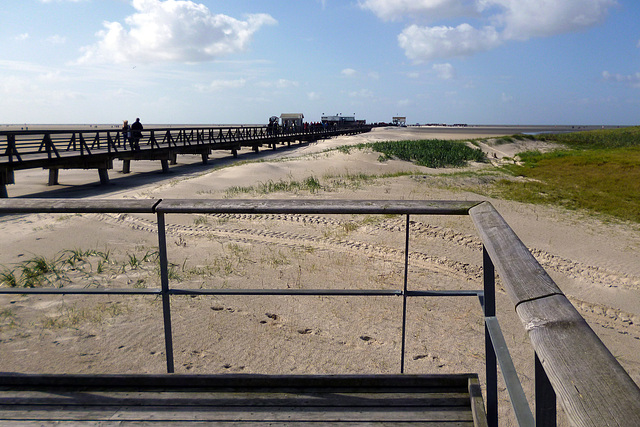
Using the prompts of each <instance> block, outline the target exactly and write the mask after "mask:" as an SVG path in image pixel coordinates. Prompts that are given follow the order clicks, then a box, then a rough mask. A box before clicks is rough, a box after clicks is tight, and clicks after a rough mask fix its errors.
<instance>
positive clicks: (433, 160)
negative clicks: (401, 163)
mask: <svg viewBox="0 0 640 427" xmlns="http://www.w3.org/2000/svg"><path fill="white" fill-rule="evenodd" d="M352 148H355V149H359V150H362V149H371V150H373V151H376V152H378V153H381V156H380V157H379V160H380V161H386V160H390V159H394V158H395V159H399V160H405V161H409V162H414V163H416V164H418V165H420V166H426V167H429V168H446V167H461V166H466V165H467V163H468V162H469V161H475V162H482V161H485V160H486V157H485V155H484V153H483V152H482V150H480V149H477V148H471V147H469V146H468V145H467V144H465V143H464V142H458V141H445V140H440V139H423V140H408V141H378V142H370V143H367V144H357V145H353V146H345V147H340V148H338V150H340V151H342V152H345V153H349V152H350V151H351V149H352Z"/></svg>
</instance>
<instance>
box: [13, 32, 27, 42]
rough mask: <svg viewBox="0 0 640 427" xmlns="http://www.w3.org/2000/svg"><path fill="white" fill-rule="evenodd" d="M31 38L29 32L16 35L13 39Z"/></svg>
mask: <svg viewBox="0 0 640 427" xmlns="http://www.w3.org/2000/svg"><path fill="white" fill-rule="evenodd" d="M28 38H29V33H22V34H18V35H17V36H15V37H14V38H13V39H14V40H17V41H23V40H26V39H28Z"/></svg>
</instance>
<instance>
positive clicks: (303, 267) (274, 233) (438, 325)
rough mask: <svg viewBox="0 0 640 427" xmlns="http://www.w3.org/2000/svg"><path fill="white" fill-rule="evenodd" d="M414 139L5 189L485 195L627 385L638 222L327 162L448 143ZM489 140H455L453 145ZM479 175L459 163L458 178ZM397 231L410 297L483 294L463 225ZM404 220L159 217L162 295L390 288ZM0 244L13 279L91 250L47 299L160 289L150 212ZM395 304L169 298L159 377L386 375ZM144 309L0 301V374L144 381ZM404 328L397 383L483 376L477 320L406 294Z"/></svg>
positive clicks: (150, 358) (153, 304)
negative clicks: (36, 263) (310, 184)
mask: <svg viewBox="0 0 640 427" xmlns="http://www.w3.org/2000/svg"><path fill="white" fill-rule="evenodd" d="M425 132H426V131H425V130H421V129H418V128H402V129H375V130H374V131H373V132H371V133H368V134H364V135H357V136H349V137H340V138H335V139H331V140H327V141H321V142H318V143H312V144H306V145H301V146H296V147H291V148H287V149H279V150H277V151H263V152H261V153H260V154H258V155H255V154H254V153H250V152H249V151H248V150H247V151H246V152H244V151H243V152H242V153H241V155H240V158H239V159H238V160H236V161H234V160H231V159H230V158H229V156H228V153H220V154H219V155H216V156H214V157H217V159H216V158H214V159H213V160H212V161H211V162H210V164H209V166H203V165H199V164H198V161H199V158H198V157H196V156H184V157H180V158H179V159H178V161H179V164H178V165H177V166H173V167H172V169H171V173H170V174H169V175H162V174H160V172H159V169H160V168H159V165H158V164H157V163H153V162H137V163H133V164H132V170H133V171H134V173H133V174H131V175H129V176H126V177H125V176H123V175H121V174H120V173H118V172H115V171H112V172H111V178H112V182H111V184H110V185H109V186H107V188H104V187H100V186H97V184H96V183H95V182H94V181H97V173H95V172H92V171H73V172H72V171H62V172H61V174H60V182H61V183H62V184H63V185H62V186H60V188H58V189H56V188H47V187H46V186H45V184H46V174H45V173H44V172H42V171H20V172H17V173H16V182H17V184H16V185H15V186H10V187H9V194H10V195H12V196H18V195H32V196H33V195H38V196H43V195H47V196H52V195H53V196H56V197H65V196H66V197H109V198H116V199H121V198H224V197H229V196H230V193H229V192H228V190H229V189H230V188H231V187H234V186H237V187H250V186H254V187H257V184H259V183H267V182H269V181H274V182H278V181H284V182H290V181H303V180H304V179H306V178H308V177H310V176H313V177H315V178H316V179H318V180H319V181H320V183H321V184H322V186H323V189H322V190H320V191H318V192H315V193H309V192H308V191H289V192H276V193H269V194H261V193H256V192H241V193H235V194H233V195H232V197H242V198H261V197H268V198H296V197H313V198H340V199H352V198H356V199H456V200H490V201H491V203H493V204H494V206H495V207H496V208H497V209H498V211H499V212H500V213H501V214H502V215H503V216H504V217H505V219H506V220H507V222H508V223H509V224H510V225H511V227H512V228H513V229H514V230H515V232H516V233H517V234H518V236H519V237H520V238H521V239H522V240H523V242H524V243H525V244H526V245H527V246H528V247H529V248H530V249H531V251H532V252H533V254H534V256H535V257H536V258H537V259H538V261H539V262H540V263H541V264H542V266H543V267H544V268H545V269H546V270H547V271H548V272H549V274H550V275H551V276H552V277H553V279H554V280H555V281H556V282H557V283H558V285H559V286H560V288H561V289H562V290H563V291H564V292H565V293H566V294H567V295H568V297H569V298H570V300H571V301H572V302H573V303H574V305H575V306H576V307H577V309H578V310H579V311H580V313H581V314H582V315H583V316H584V317H585V319H586V320H587V321H588V322H589V324H590V325H591V327H592V328H593V329H594V330H595V332H596V333H597V334H598V336H600V338H601V339H602V340H603V341H604V342H605V344H606V345H607V346H608V347H609V348H610V350H611V351H612V353H613V354H614V355H615V356H616V357H617V358H618V360H619V361H620V363H621V364H622V365H623V366H624V367H625V369H626V370H627V371H628V372H629V373H630V375H631V376H632V377H633V379H634V380H635V381H636V383H640V351H639V350H640V262H638V260H639V259H638V249H639V248H640V233H639V230H638V226H637V225H632V224H620V223H616V222H611V221H608V222H604V221H602V220H600V219H596V218H592V217H588V216H586V215H582V214H580V213H576V212H567V211H564V210H560V209H556V208H551V207H541V206H533V205H527V204H521V203H515V202H508V201H503V200H493V199H487V198H486V197H482V196H479V195H477V194H474V193H471V192H469V191H468V188H469V186H479V185H482V184H483V182H484V180H485V179H486V178H478V177H476V178H474V177H473V176H467V177H465V178H462V177H456V178H452V177H443V176H442V174H443V173H446V172H451V171H452V170H433V169H428V168H424V167H419V166H415V165H412V164H410V163H407V162H401V161H395V160H392V161H388V162H385V163H380V162H379V161H378V155H377V154H376V153H371V152H366V151H358V150H352V151H351V153H349V154H345V153H343V152H339V151H335V150H334V151H329V152H327V151H326V150H327V149H328V148H333V147H337V146H341V145H346V144H356V143H360V142H366V141H372V140H392V139H405V138H412V139H413V138H423V137H425V136H426V137H428V138H438V137H441V138H452V137H456V138H457V137H460V135H459V134H450V133H440V134H439V133H434V132H435V131H434V130H433V129H431V130H429V131H428V132H429V133H428V134H425ZM500 133H501V132H499V131H497V130H496V133H495V134H496V135H499V134H500ZM488 135H489V134H487V133H481V132H478V133H477V134H473V132H472V130H470V131H469V133H468V134H466V135H464V136H462V137H464V138H471V137H474V136H482V137H486V136H488ZM531 144H535V143H531V142H529V143H527V144H526V146H525V144H524V143H518V144H506V145H504V144H503V145H495V144H491V143H487V144H483V145H482V147H483V149H484V150H485V151H487V152H488V153H489V155H490V157H491V158H493V157H494V156H493V154H494V153H495V159H494V161H495V162H500V161H503V160H502V159H503V158H505V157H506V158H507V159H506V160H505V161H513V160H511V159H512V158H513V157H515V155H516V154H517V152H518V151H522V150H524V149H530V148H532V147H531ZM535 148H537V149H545V148H548V147H544V146H539V145H537V146H535ZM257 159H259V160H260V161H259V162H258V161H255V160H257ZM243 160H246V162H243ZM220 165H226V166H229V167H224V168H219V166H220ZM231 166H232V167H231ZM116 167H118V165H116ZM486 167H488V166H487V165H481V164H474V165H470V166H469V167H467V168H466V169H465V170H477V169H481V168H486ZM401 171H413V172H418V175H414V176H399V177H393V178H377V179H366V177H364V176H363V175H361V174H367V175H378V176H381V175H383V174H391V173H395V172H401ZM87 182H90V183H89V184H87ZM412 220H413V223H412V233H411V262H410V271H409V286H410V288H411V289H480V288H481V287H482V284H481V268H480V266H481V261H482V253H481V244H480V240H479V238H478V237H477V233H476V232H475V229H474V227H473V225H472V223H471V221H470V219H469V218H467V217H427V216H420V217H413V218H412ZM403 222H404V220H403V219H402V218H400V217H363V216H349V217H340V216H307V217H299V216H295V215H215V216H214V215H206V216H205V215H181V216H178V215H173V216H168V218H167V223H168V226H167V231H168V242H169V248H168V250H169V259H170V262H171V263H173V264H174V269H173V272H174V274H173V276H172V286H181V287H189V288H199V287H205V288H207V287H228V288H239V287H242V288H363V289H377V288H389V289H400V288H401V287H402V279H403V277H402V271H403V257H402V253H403V237H404V236H403V234H404V233H403V231H402V230H403ZM0 232H1V233H2V235H3V239H2V241H1V242H0V254H2V255H1V256H0V264H2V265H4V266H8V267H14V266H16V265H18V263H20V262H23V261H25V260H28V259H32V258H33V257H34V256H44V257H45V258H47V259H53V258H55V257H57V256H60V255H61V254H62V253H63V251H65V250H82V251H87V250H95V251H99V252H102V253H108V255H109V256H108V258H106V257H105V256H102V257H100V256H93V257H89V258H88V261H89V262H88V263H86V264H83V263H82V262H78V263H77V264H76V266H75V268H73V269H72V268H70V266H67V267H66V270H65V273H64V275H63V277H62V280H63V282H64V286H90V287H96V286H110V287H128V288H129V287H149V288H152V287H158V286H159V285H158V283H159V278H158V276H157V269H156V265H157V264H156V263H155V261H154V260H153V256H148V257H146V258H148V259H145V255H150V254H152V253H153V252H154V251H155V250H156V247H157V236H156V226H155V218H154V217H153V216H145V215H49V214H40V215H21V216H14V217H4V218H0ZM68 256H69V253H68V252H67V253H66V257H67V258H68ZM178 282H180V283H178ZM497 301H498V317H499V319H500V322H501V326H502V328H503V331H504V334H505V337H506V340H507V343H508V345H509V346H510V350H511V353H512V356H513V358H514V362H515V364H516V367H517V368H518V369H519V372H520V378H521V381H522V382H523V385H524V388H525V391H526V393H527V394H528V395H529V396H531V395H532V389H533V381H532V380H533V367H532V365H533V353H532V349H531V347H530V345H529V342H528V338H527V334H526V332H525V331H524V328H523V326H522V325H521V323H520V321H519V320H518V319H517V316H515V314H514V309H513V305H512V304H511V302H510V301H509V299H508V298H507V297H506V295H505V293H504V292H503V291H502V290H500V291H499V293H498V296H497ZM401 308H402V302H401V299H400V298H397V297H376V298H367V299H365V298H356V297H246V296H242V297H194V298H191V297H184V298H180V297H176V298H174V299H173V300H172V315H173V322H174V323H173V325H174V331H173V332H174V349H175V361H176V371H177V372H181V373H221V372H244V373H397V372H398V371H399V366H400V341H401V340H400V338H401V335H400V323H401ZM160 309H161V304H160V301H159V300H158V299H156V298H155V297H126V298H125V297H114V296H109V297H106V296H101V297H74V296H65V297H45V296H35V295H34V296H24V295H22V296H18V295H15V296H7V295H3V296H0V370H1V371H11V372H46V373H59V372H70V373H71V372H73V373H116V372H117V373H133V372H136V373H139V372H147V373H161V372H163V371H164V369H165V359H164V342H163V330H162V319H161V318H162V315H161V312H160ZM408 322H409V323H408V325H409V327H408V341H407V353H406V363H407V364H406V372H408V373H453V372H478V373H479V374H480V376H481V379H483V377H484V373H483V370H484V351H483V342H484V341H483V325H482V317H481V311H480V305H479V303H478V301H477V300H476V299H474V298H457V299H454V298H438V299H435V298H415V299H412V300H410V303H409V314H408ZM501 387H502V386H501ZM500 402H501V403H500V408H501V412H502V414H503V415H505V417H506V418H505V420H507V421H508V422H507V423H506V425H509V424H511V423H512V422H513V417H512V415H511V410H510V407H509V403H508V397H507V395H506V392H505V391H504V388H503V387H502V388H501V392H500Z"/></svg>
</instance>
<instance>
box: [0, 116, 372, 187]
mask: <svg viewBox="0 0 640 427" xmlns="http://www.w3.org/2000/svg"><path fill="white" fill-rule="evenodd" d="M370 130H371V127H370V126H357V127H348V128H323V127H311V128H309V129H307V130H296V129H291V130H283V129H279V130H277V131H275V132H274V131H271V130H270V129H267V127H266V126H226V127H216V126H193V127H181V128H176V127H169V128H152V129H151V128H150V129H145V130H144V131H142V138H141V139H140V141H139V143H138V144H135V145H134V144H132V143H131V140H127V138H125V137H124V136H123V134H122V131H121V130H120V129H114V128H88V129H73V130H64V129H61V130H19V131H3V132H0V198H7V197H8V196H9V195H8V192H7V185H8V184H15V175H14V171H16V170H21V169H34V168H43V169H48V170H49V182H48V183H49V185H57V184H58V183H59V172H60V169H96V170H97V171H98V174H99V177H100V182H101V183H102V184H107V183H108V182H109V174H108V171H109V169H113V161H114V160H121V161H122V165H123V168H122V172H123V173H125V174H126V173H130V172H131V161H132V160H134V161H135V160H159V161H160V163H161V166H162V171H163V172H167V171H168V170H169V164H170V163H171V164H175V163H176V159H177V156H178V155H179V154H195V155H200V156H201V157H202V162H203V163H205V164H206V163H207V161H208V158H209V155H210V154H211V152H212V151H213V150H228V151H230V152H231V154H232V155H233V156H234V157H235V156H237V154H238V151H239V150H241V149H242V148H251V149H252V150H253V151H255V152H258V151H259V149H260V148H261V147H265V146H266V147H268V148H271V149H274V150H275V149H276V148H277V146H278V145H283V144H287V145H291V144H292V143H296V142H297V143H304V142H310V141H317V140H320V139H327V138H331V137H334V136H340V135H351V134H357V133H362V132H368V131H370Z"/></svg>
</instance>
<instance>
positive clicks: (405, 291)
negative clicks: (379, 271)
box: [400, 214, 409, 374]
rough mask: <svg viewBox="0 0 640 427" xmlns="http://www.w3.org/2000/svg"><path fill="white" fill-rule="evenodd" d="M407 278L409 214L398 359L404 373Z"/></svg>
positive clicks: (405, 244)
mask: <svg viewBox="0 0 640 427" xmlns="http://www.w3.org/2000/svg"><path fill="white" fill-rule="evenodd" d="M408 278H409V214H407V223H406V225H405V239H404V289H403V292H402V346H401V347H402V348H401V350H400V352H401V359H400V373H401V374H404V352H405V344H406V341H407V282H408Z"/></svg>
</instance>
